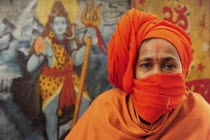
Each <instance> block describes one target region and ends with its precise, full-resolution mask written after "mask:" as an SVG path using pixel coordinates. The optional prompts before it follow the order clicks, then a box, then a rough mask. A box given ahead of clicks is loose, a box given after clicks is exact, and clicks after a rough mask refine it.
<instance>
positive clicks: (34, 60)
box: [27, 37, 48, 72]
mask: <svg viewBox="0 0 210 140" xmlns="http://www.w3.org/2000/svg"><path fill="white" fill-rule="evenodd" d="M47 46H48V44H47V43H45V41H44V39H43V38H42V37H38V38H37V39H36V41H35V43H34V53H33V54H32V55H31V57H30V58H29V60H28V62H27V70H28V71H29V72H34V71H35V70H37V69H38V68H39V67H40V66H41V64H42V63H43V61H44V59H45V56H46V54H47V49H46V48H48V47H47Z"/></svg>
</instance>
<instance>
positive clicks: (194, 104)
mask: <svg viewBox="0 0 210 140" xmlns="http://www.w3.org/2000/svg"><path fill="white" fill-rule="evenodd" d="M184 98H185V99H184V101H183V103H181V104H180V105H179V106H178V107H177V108H176V109H174V110H173V111H172V112H171V113H167V114H165V115H163V116H161V117H160V118H159V119H158V120H157V121H156V122H155V123H153V124H151V125H150V126H147V125H145V124H143V123H142V122H141V121H140V119H139V117H138V115H137V113H136V112H135V109H134V105H133V100H132V96H131V95H130V94H127V93H125V92H124V91H123V90H120V89H112V90H109V91H107V92H105V93H103V94H101V95H99V97H97V99H95V100H94V102H93V103H92V104H91V106H90V107H89V108H88V110H87V111H86V112H85V113H84V114H83V116H82V117H81V118H80V120H79V121H78V122H77V124H76V125H75V126H74V128H73V129H72V130H71V131H70V133H69V134H68V135H67V137H66V138H65V140H210V118H209V117H210V105H209V104H208V103H207V102H206V101H205V100H204V99H203V97H201V95H199V94H197V93H188V94H186V95H185V97H184Z"/></svg>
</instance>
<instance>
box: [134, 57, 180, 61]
mask: <svg viewBox="0 0 210 140" xmlns="http://www.w3.org/2000/svg"><path fill="white" fill-rule="evenodd" d="M153 59H154V58H151V57H145V58H143V59H140V60H138V61H139V62H142V61H152V60H153ZM161 60H162V61H171V60H176V58H174V57H172V56H168V57H164V58H163V59H161Z"/></svg>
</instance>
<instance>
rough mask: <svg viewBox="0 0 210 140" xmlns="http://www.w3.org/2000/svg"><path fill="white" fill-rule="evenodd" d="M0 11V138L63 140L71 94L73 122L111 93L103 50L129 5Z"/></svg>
mask: <svg viewBox="0 0 210 140" xmlns="http://www.w3.org/2000/svg"><path fill="white" fill-rule="evenodd" d="M0 3H1V5H0V13H1V14H0V58H1V60H0V64H1V65H0V100H1V101H2V102H0V104H1V107H0V115H1V116H2V117H1V118H3V120H4V123H3V122H2V121H0V125H2V126H3V127H6V128H7V129H6V130H5V129H4V130H1V133H0V137H1V138H8V137H9V138H11V139H32V138H35V139H46V138H47V139H51V140H53V139H58V137H59V138H60V139H62V138H63V137H64V136H65V135H66V133H68V132H69V130H70V128H71V124H72V119H73V112H74V111H75V106H76V108H77V106H79V103H78V102H77V101H76V100H77V99H76V97H78V94H79V93H82V95H81V104H80V106H79V107H80V108H79V109H78V115H79V116H78V117H80V116H81V115H82V114H83V113H84V111H85V110H86V109H87V108H88V106H89V105H90V104H91V102H92V101H93V100H94V99H95V98H96V97H97V96H98V95H99V94H100V93H102V92H104V91H106V90H108V89H110V88H112V87H113V86H112V85H111V84H110V83H109V82H108V80H107V68H106V67H107V58H106V57H107V43H108V40H109V38H110V37H111V35H112V33H113V31H114V29H115V25H116V24H117V21H118V20H119V19H120V17H121V16H122V15H123V14H124V13H125V12H127V10H128V9H129V8H130V5H129V2H128V1H127V0H119V1H115V0H103V1H100V0H98V1H82V0H78V1H76V0H26V1H25V0H17V1H12V0H11V1H9V0H2V1H1V2H0ZM87 48H89V51H88V49H87ZM87 56H89V57H87ZM82 75H83V76H82ZM81 83H83V85H84V86H81V85H82V84H81ZM69 93H70V94H69ZM12 116H13V117H12ZM14 116H16V117H14ZM5 122H6V123H5ZM8 131H9V132H11V134H10V135H8Z"/></svg>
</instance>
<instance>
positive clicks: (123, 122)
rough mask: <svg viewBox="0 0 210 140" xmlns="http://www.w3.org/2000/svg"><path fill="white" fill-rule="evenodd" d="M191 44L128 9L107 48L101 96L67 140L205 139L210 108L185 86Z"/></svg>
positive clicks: (166, 26) (180, 33)
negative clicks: (105, 81) (104, 87)
mask: <svg viewBox="0 0 210 140" xmlns="http://www.w3.org/2000/svg"><path fill="white" fill-rule="evenodd" d="M191 45H192V43H191V39H190V37H189V36H188V34H187V33H185V31H184V30H182V29H181V28H180V27H178V26H177V25H174V24H172V23H169V22H167V21H165V20H160V19H158V17H157V16H156V15H154V14H152V13H146V12H142V11H138V10H136V9H131V10H130V11H129V12H128V13H127V14H126V15H124V16H123V17H122V18H121V19H120V20H119V22H118V24H117V26H116V30H115V32H114V34H113V36H112V37H111V39H110V41H109V44H108V74H109V75H108V78H109V81H110V82H111V83H112V84H113V85H115V86H116V88H115V89H111V90H109V91H106V92H105V93H102V94H101V95H99V96H98V97H97V99H95V100H94V101H93V103H92V104H91V106H90V107H89V108H88V110H87V111H86V112H85V113H84V115H83V116H82V117H81V118H80V120H79V121H78V122H77V124H76V125H75V126H74V127H73V128H72V130H71V131H70V132H69V134H68V135H67V136H66V138H65V140H143V139H146V140H159V139H161V140H175V139H176V140H180V139H182V140H183V139H184V140H197V139H199V140H209V139H210V120H209V117H210V105H209V104H208V103H207V102H206V101H205V100H204V99H203V98H202V97H201V95H200V94H197V93H193V92H191V91H190V90H189V89H187V88H186V86H185V80H186V77H187V74H188V72H189V69H190V63H191V60H192V49H191Z"/></svg>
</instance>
